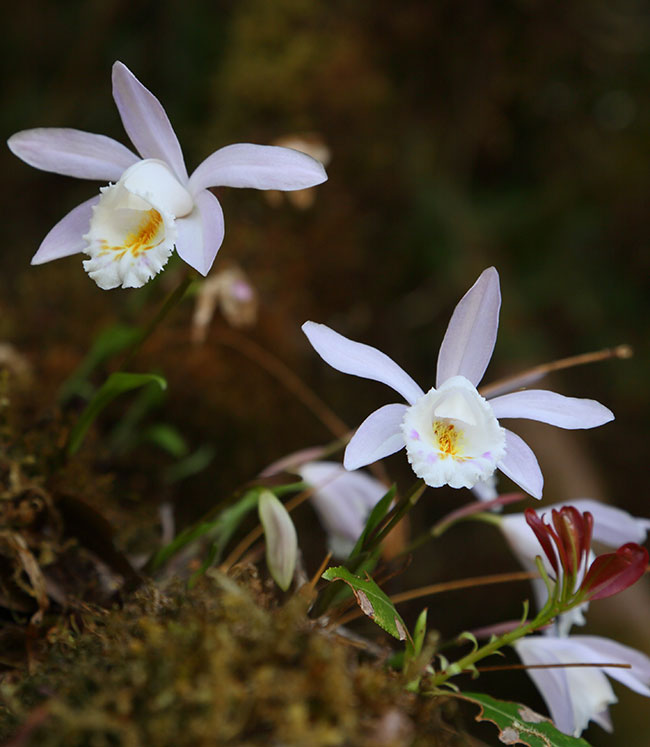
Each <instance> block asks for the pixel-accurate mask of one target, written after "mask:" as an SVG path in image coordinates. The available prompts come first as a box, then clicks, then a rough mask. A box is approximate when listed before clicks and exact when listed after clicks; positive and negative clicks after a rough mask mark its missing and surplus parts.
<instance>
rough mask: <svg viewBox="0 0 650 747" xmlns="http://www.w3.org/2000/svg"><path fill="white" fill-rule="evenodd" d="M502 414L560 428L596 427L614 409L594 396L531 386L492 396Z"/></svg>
mask: <svg viewBox="0 0 650 747" xmlns="http://www.w3.org/2000/svg"><path fill="white" fill-rule="evenodd" d="M490 404H491V405H492V409H493V410H494V414H495V415H496V416H497V418H499V420H500V419H501V418H527V419H529V420H539V421H540V422H542V423H549V424H550V425H556V426H558V427H559V428H570V429H574V428H595V427H597V426H599V425H603V423H608V422H609V421H610V420H613V419H614V415H613V413H612V412H611V410H608V409H607V408H606V407H605V406H604V405H601V404H600V402H596V401H595V400H593V399H578V398H576V397H565V396H563V395H562V394H557V393H556V392H549V391H547V390H545V389H530V390H527V391H522V392H512V393H510V394H503V395H501V396H500V397H495V398H494V399H490Z"/></svg>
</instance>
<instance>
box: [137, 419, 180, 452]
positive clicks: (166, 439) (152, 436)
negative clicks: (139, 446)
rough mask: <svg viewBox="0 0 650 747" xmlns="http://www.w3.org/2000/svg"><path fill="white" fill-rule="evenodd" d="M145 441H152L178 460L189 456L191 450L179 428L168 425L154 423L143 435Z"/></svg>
mask: <svg viewBox="0 0 650 747" xmlns="http://www.w3.org/2000/svg"><path fill="white" fill-rule="evenodd" d="M142 440H143V441H150V442H151V443H152V444H155V445H156V446H157V447H158V448H159V449H162V450H163V451H166V452H167V453H168V454H171V455H172V456H173V457H176V459H181V458H182V457H184V456H187V453H188V452H189V448H188V446H187V441H186V440H185V439H184V438H183V436H181V434H180V433H179V431H178V429H177V428H174V426H173V425H169V424H167V423H154V424H153V425H150V426H149V427H148V428H147V429H146V430H145V432H144V433H143V434H142Z"/></svg>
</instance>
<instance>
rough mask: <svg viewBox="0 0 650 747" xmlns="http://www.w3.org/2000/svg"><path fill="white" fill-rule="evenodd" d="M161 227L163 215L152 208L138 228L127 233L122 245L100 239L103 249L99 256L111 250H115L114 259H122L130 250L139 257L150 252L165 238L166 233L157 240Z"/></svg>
mask: <svg viewBox="0 0 650 747" xmlns="http://www.w3.org/2000/svg"><path fill="white" fill-rule="evenodd" d="M161 228H163V219H162V215H160V213H159V212H158V211H157V210H155V209H154V208H151V210H147V211H146V212H145V214H144V216H143V218H142V220H141V221H140V225H139V226H138V227H137V228H136V230H135V231H131V232H129V233H127V235H126V237H125V238H124V243H123V244H122V245H121V246H108V245H107V242H106V240H105V239H100V241H99V243H100V244H101V245H102V249H101V251H100V252H99V254H98V256H99V257H103V256H105V255H106V254H109V253H110V252H115V256H114V257H113V259H115V260H120V259H122V257H123V256H124V255H125V254H126V253H127V252H130V253H131V254H132V255H133V256H134V257H139V256H140V254H142V253H143V252H148V251H149V250H150V249H154V248H155V247H157V246H159V245H160V244H162V242H163V241H164V240H165V235H164V233H163V235H162V236H161V238H160V239H159V240H158V241H155V239H156V236H157V235H158V233H159V232H160V229H161ZM154 241H155V243H154Z"/></svg>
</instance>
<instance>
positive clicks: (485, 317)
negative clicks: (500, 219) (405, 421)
mask: <svg viewBox="0 0 650 747" xmlns="http://www.w3.org/2000/svg"><path fill="white" fill-rule="evenodd" d="M500 307H501V291H500V289H499V274H498V273H497V271H496V270H495V269H494V267H488V269H487V270H484V271H483V272H482V273H481V275H480V276H479V278H478V280H477V281H476V282H475V283H474V285H473V286H472V287H471V288H470V289H469V290H468V291H467V293H466V294H465V295H464V296H463V297H462V298H461V300H460V301H459V303H458V305H457V306H456V308H455V309H454V313H453V314H452V316H451V320H450V321H449V326H448V327H447V331H446V333H445V337H444V339H443V341H442V345H441V346H440V353H439V354H438V374H437V377H436V387H439V386H440V385H441V384H442V383H443V382H444V381H446V380H447V379H450V378H451V377H452V376H464V377H465V378H466V379H469V381H471V383H472V384H474V386H477V385H478V383H479V381H480V380H481V379H482V378H483V374H484V373H485V369H486V368H487V365H488V363H489V362H490V358H491V357H492V351H493V350H494V343H495V342H496V339H497V329H498V327H499V309H500Z"/></svg>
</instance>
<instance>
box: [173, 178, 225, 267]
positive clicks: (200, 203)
mask: <svg viewBox="0 0 650 747" xmlns="http://www.w3.org/2000/svg"><path fill="white" fill-rule="evenodd" d="M194 202H195V203H196V207H195V208H194V211H193V212H192V213H190V215H188V216H187V217H186V218H179V219H178V220H177V221H176V227H177V228H178V239H177V241H176V251H177V252H178V254H179V256H180V258H181V259H182V260H184V261H185V262H187V264H188V265H190V267H193V268H194V269H195V270H197V271H198V272H200V273H201V275H207V274H208V272H210V268H211V267H212V263H213V262H214V258H215V257H216V256H217V252H218V251H219V247H220V246H221V244H222V242H223V236H224V231H225V226H224V222H223V210H222V209H221V205H220V204H219V200H217V198H216V197H215V196H214V195H213V194H212V192H208V191H207V190H203V192H199V193H198V194H197V195H195V197H194Z"/></svg>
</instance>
